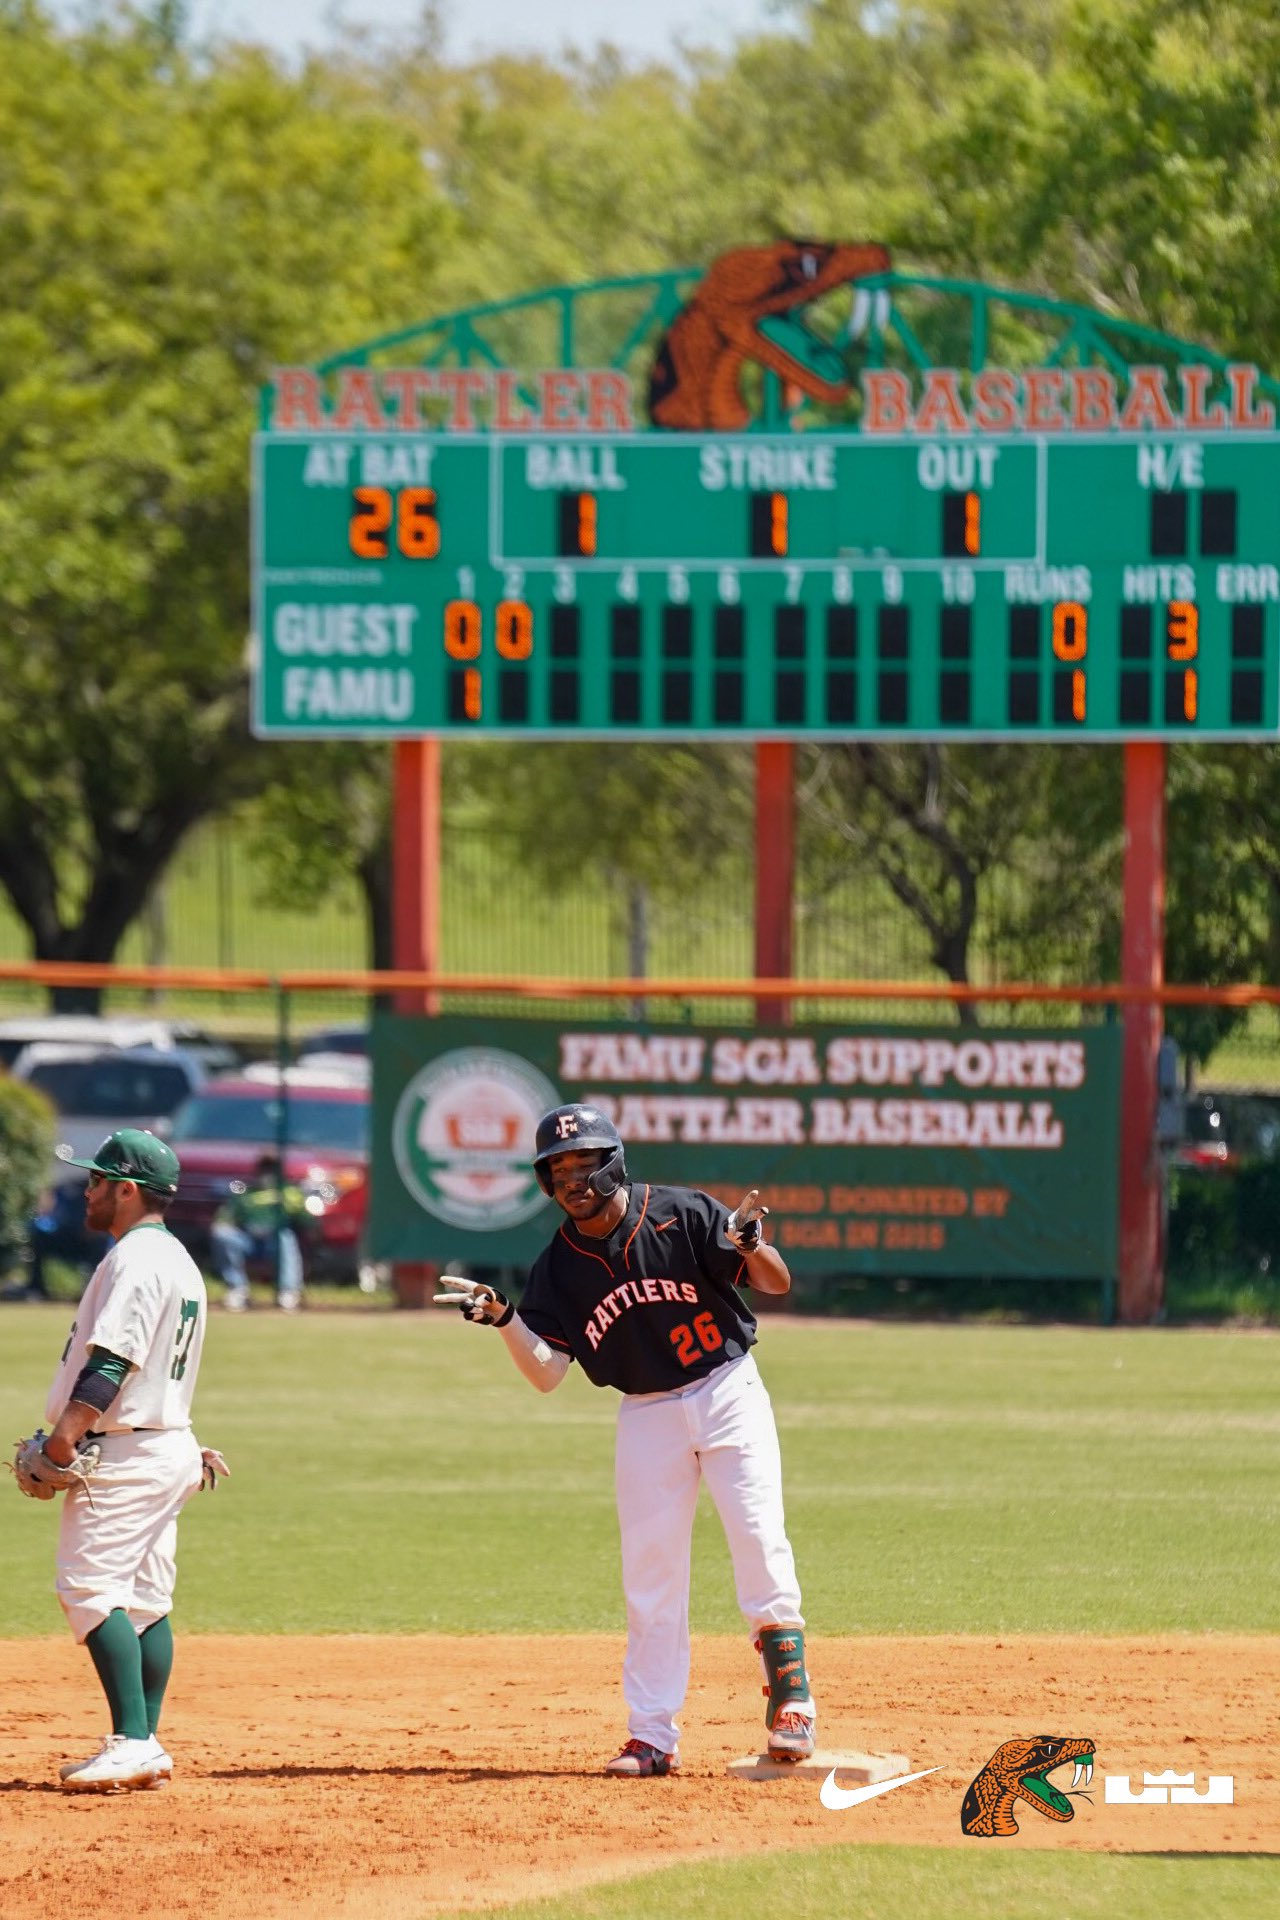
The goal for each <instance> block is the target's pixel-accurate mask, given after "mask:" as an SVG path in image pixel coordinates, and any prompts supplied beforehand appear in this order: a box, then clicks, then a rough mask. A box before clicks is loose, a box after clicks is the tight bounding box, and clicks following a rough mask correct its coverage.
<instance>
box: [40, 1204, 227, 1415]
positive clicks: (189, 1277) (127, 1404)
mask: <svg viewBox="0 0 1280 1920" xmlns="http://www.w3.org/2000/svg"><path fill="white" fill-rule="evenodd" d="M207 1318H208V1300H207V1297H206V1294H205V1285H204V1276H203V1275H202V1273H201V1272H200V1269H199V1267H197V1265H196V1263H195V1261H194V1260H193V1259H192V1258H191V1255H190V1254H189V1253H188V1252H187V1250H186V1248H185V1247H184V1246H183V1245H182V1242H181V1241H180V1240H177V1239H175V1238H174V1236H173V1234H171V1233H170V1232H169V1231H168V1230H167V1229H166V1228H165V1227H162V1226H160V1225H158V1224H152V1223H144V1224H142V1225H140V1226H136V1227H133V1228H132V1229H131V1230H130V1231H129V1232H128V1233H126V1234H124V1235H122V1237H121V1238H120V1239H119V1240H118V1241H117V1242H116V1244H115V1245H114V1246H113V1247H112V1249H111V1251H110V1252H109V1253H108V1254H106V1255H105V1257H104V1258H103V1259H102V1260H101V1261H100V1262H99V1264H98V1266H97V1267H96V1268H95V1269H94V1272H93V1277H92V1278H91V1280H90V1281H89V1284H88V1286H87V1287H86V1288H85V1290H84V1294H83V1297H82V1298H81V1301H80V1305H79V1307H78V1309H77V1312H76V1317H75V1320H74V1322H73V1323H72V1327H71V1337H70V1339H69V1340H68V1341H67V1344H66V1346H65V1347H64V1348H63V1351H62V1359H61V1361H60V1362H59V1364H58V1371H57V1373H56V1374H55V1376H54V1381H53V1385H52V1386H51V1387H50V1389H49V1400H48V1405H47V1406H46V1409H45V1417H46V1419H47V1421H48V1423H49V1426H50V1427H53V1426H54V1425H55V1424H56V1422H57V1420H58V1418H59V1416H60V1415H61V1413H62V1411H63V1409H64V1408H65V1406H66V1404H67V1400H68V1398H69V1397H70V1393H71V1389H72V1387H73V1386H74V1385H75V1383H76V1380H77V1379H78V1378H79V1375H80V1373H81V1371H82V1369H83V1367H84V1364H85V1361H86V1360H87V1359H88V1356H89V1349H90V1347H101V1348H104V1349H105V1350H106V1351H107V1352H108V1353H115V1354H118V1355H119V1356H120V1357H121V1359H123V1360H127V1361H128V1362H129V1366H130V1372H129V1375H128V1378H127V1379H126V1380H125V1383H124V1385H123V1387H122V1388H121V1389H120V1392H119V1393H118V1394H117V1395H116V1397H115V1399H114V1400H113V1401H112V1403H111V1406H110V1408H109V1410H108V1411H107V1413H106V1414H105V1415H104V1416H103V1419H102V1421H101V1423H100V1425H99V1428H98V1431H100V1432H103V1433H122V1432H128V1431H131V1430H138V1429H152V1430H154V1429H162V1428H163V1429H173V1428H178V1429H181V1428H187V1427H190V1425H191V1402H192V1399H193V1397H194V1394H195V1388H196V1376H197V1374H198V1373H199V1371H200V1353H201V1349H202V1348H203V1346H204V1330H205V1322H206V1320H207Z"/></svg>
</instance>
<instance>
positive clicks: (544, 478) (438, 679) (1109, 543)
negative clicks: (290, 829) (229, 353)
mask: <svg viewBox="0 0 1280 1920" xmlns="http://www.w3.org/2000/svg"><path fill="white" fill-rule="evenodd" d="M254 502H255V505H254V530H253V601H254V622H253V624H254V647H255V655H256V660H255V667H256V670H255V696H254V698H255V718H254V725H255V730H256V731H257V732H258V733H259V734H261V735H264V736H282V737H283V736H291V737H297V736H305V735H323V736H324V737H329V738H332V737H343V736H346V737H361V736H364V737H367V736H377V735H384V736H386V737H407V736H412V735H415V734H452V735H459V734H464V733H470V734H475V735H477V736H495V735H498V736H508V737H517V736H523V737H529V738H536V737H556V738H575V737H578V738H586V737H600V736H617V737H619V738H680V737H699V736H709V735H723V736H738V737H741V738H744V739H767V738H769V737H770V736H776V737H779V738H783V737H785V738H796V737H799V736H805V737H813V738H822V737H826V738H840V739H846V738H850V737H864V738H873V737H874V738H895V737H896V738H901V739H910V738H913V737H921V738H923V737H929V738H934V739H937V738H946V739H954V740H965V739H983V738H988V739H989V738H1007V739H1019V738H1021V739H1058V740H1064V739H1090V740H1096V739H1135V738H1151V739H1160V738H1164V739H1169V738H1202V739H1240V738H1274V737H1275V736H1276V735H1277V732H1280V670H1278V660H1280V631H1278V629H1280V436H1277V435H1276V434H1274V433H1272V432H1269V431H1254V432H1249V433H1244V434H1240V433H1230V432H1206V433H1201V434H1188V433H1173V434H1165V435H1149V434H1143V435H1128V436H1126V435H1122V434H1116V433H1111V434H1096V435H1090V434H1080V433H1073V434H1070V435H1063V436H1055V435H1053V434H1046V435H1036V434H1028V433H1017V434H1009V435H1007V436H1004V437H1001V436H999V435H993V434H982V433H975V434H970V435H955V436H953V435H943V436H938V437H933V438H930V437H922V436H921V435H920V434H918V433H916V434H903V435H899V436H882V435H876V436H871V435H868V434H866V433H856V432H847V433H845V432H833V431H821V432H812V433H807V434H806V433H777V434H770V433H767V432H760V431H752V432H748V433H744V434H742V435H740V436H735V435H726V434H685V433H661V432H656V431H647V432H646V431H638V432H628V433H581V434H578V435H573V434H568V435H551V434H545V433H535V434H530V433H511V434H502V433H496V432H475V433H470V434H458V433H451V432H445V431H441V432H413V431H404V432H389V433H385V434H377V433H363V432H356V433H348V434H342V433H334V432H330V431H322V432H265V433H261V434H259V435H258V436H257V437H256V440H255V443H254Z"/></svg>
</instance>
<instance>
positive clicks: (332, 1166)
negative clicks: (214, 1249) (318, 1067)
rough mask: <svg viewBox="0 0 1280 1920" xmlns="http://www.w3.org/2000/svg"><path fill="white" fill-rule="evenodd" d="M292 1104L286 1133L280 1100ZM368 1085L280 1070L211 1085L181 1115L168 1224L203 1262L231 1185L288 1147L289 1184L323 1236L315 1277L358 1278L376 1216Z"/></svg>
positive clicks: (311, 1251) (312, 1254)
mask: <svg viewBox="0 0 1280 1920" xmlns="http://www.w3.org/2000/svg"><path fill="white" fill-rule="evenodd" d="M282 1100H283V1102H284V1105H285V1112H284V1115H283V1122H284V1125H283V1133H282V1128H281V1118H282V1116H281V1102H282ZM369 1112H370V1101H369V1088H368V1084H367V1079H365V1080H362V1079H360V1078H359V1077H356V1076H354V1075H353V1077H351V1078H346V1077H345V1076H344V1077H341V1078H339V1077H336V1076H335V1077H333V1078H328V1077H326V1076H320V1075H317V1074H316V1073H315V1072H314V1071H311V1070H308V1069H307V1068H303V1067H289V1068H287V1069H286V1072H285V1077H284V1084H283V1086H282V1084H281V1077H280V1073H279V1070H278V1069H277V1068H274V1067H266V1066H264V1067H251V1068H248V1069H246V1071H245V1072H244V1073H243V1074H242V1075H235V1076H230V1075H229V1076H227V1077H226V1078H220V1079H217V1080H212V1081H210V1082H209V1083H208V1084H207V1085H206V1086H205V1087H203V1088H202V1089H201V1090H200V1092H199V1093H195V1094H193V1095H192V1096H191V1098H190V1099H189V1100H187V1101H186V1102H185V1103H184V1104H183V1105H182V1106H181V1107H180V1108H179V1109H178V1111H177V1113H176V1114H175V1115H174V1118H173V1123H172V1126H171V1127H170V1129H169V1135H168V1137H169V1139H170V1141H171V1142H172V1144H173V1147H174V1150H175V1152H176V1153H177V1155H178V1159H179V1160H180V1161H181V1163H182V1179H181V1181H180V1183H179V1187H178V1193H177V1197H176V1198H175V1199H174V1201H173V1203H172V1205H171V1206H170V1208H169V1211H168V1214H167V1215H166V1221H167V1224H168V1225H169V1227H170V1228H171V1229H172V1230H173V1232H174V1233H176V1234H177V1236H178V1238H179V1239H180V1240H182V1241H183V1243H184V1244H185V1245H186V1246H187V1247H189V1248H190V1250H191V1252H192V1254H193V1255H194V1256H195V1258H196V1259H197V1260H202V1259H204V1258H205V1257H206V1256H207V1254H208V1251H209V1228H210V1226H211V1224H212V1222H213V1216H214V1214H215V1213H216V1212H217V1211H218V1208H219V1207H220V1206H221V1205H222V1203H223V1201H224V1200H225V1199H226V1198H227V1195H228V1194H229V1193H230V1191H231V1183H232V1181H233V1180H245V1181H247V1180H249V1179H250V1178H251V1177H252V1174H253V1170H254V1168H255V1167H256V1165H257V1163H258V1161H259V1160H260V1159H261V1157H262V1155H263V1154H264V1153H273V1152H275V1151H276V1149H277V1148H278V1146H279V1144H280V1141H281V1139H282V1137H283V1140H284V1166H285V1177H286V1179H287V1180H288V1181H290V1182H291V1183H292V1184H293V1185H295V1186H299V1187H301V1188H302V1189H303V1190H304V1192H306V1194H307V1195H308V1199H309V1209H308V1210H309V1211H310V1212H312V1213H313V1215H314V1218H315V1234H314V1237H313V1238H312V1240H311V1242H310V1244H309V1246H308V1247H307V1248H305V1249H304V1259H305V1261H306V1266H307V1271H308V1272H309V1273H312V1274H317V1275H320V1274H323V1275H324V1276H326V1277H328V1278H331V1279H339V1280H357V1279H358V1278H359V1273H360V1261H361V1243H362V1240H363V1237H364V1225H365V1219H366V1217H367V1214H368V1211H369Z"/></svg>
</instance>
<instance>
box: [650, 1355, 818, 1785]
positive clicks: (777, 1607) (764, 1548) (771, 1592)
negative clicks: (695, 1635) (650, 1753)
mask: <svg viewBox="0 0 1280 1920" xmlns="http://www.w3.org/2000/svg"><path fill="white" fill-rule="evenodd" d="M616 1472H617V1492H618V1521H619V1526H620V1528H621V1533H622V1583H623V1587H624V1589H625V1593H626V1601H627V1655H626V1660H625V1662H624V1664H623V1670H622V1690H623V1694H624V1696H625V1698H626V1702H627V1709H628V1717H627V1728H628V1732H629V1733H630V1735H631V1738H632V1739H633V1740H645V1741H647V1742H648V1743H649V1744H650V1745H651V1746H655V1747H660V1748H661V1749H662V1751H663V1752H664V1753H670V1752H672V1751H673V1750H674V1748H675V1746H676V1741H677V1737H678V1734H679V1728H678V1727H677V1725H676V1720H675V1716H676V1714H677V1713H678V1712H679V1710H680V1708H681V1706H682V1705H683V1703H684V1697H685V1692H686V1690H687V1688H688V1684H689V1575H690V1557H691V1547H692V1540H693V1516H694V1509H695V1508H696V1506H697V1503H698V1487H699V1484H700V1482H701V1481H702V1480H703V1479H705V1480H706V1483H707V1486H708V1488H709V1489H710V1492H711V1498H712V1499H713V1500H714V1501H715V1505H716V1511H717V1513H718V1514H719V1515H720V1521H721V1524H722V1526H723V1527H724V1531H725V1538H726V1539H727V1540H728V1543H729V1553H730V1555H731V1557H732V1560H733V1578H734V1585H735V1587H736V1589H737V1595H738V1605H739V1606H740V1607H741V1609H742V1611H743V1613H744V1614H745V1615H746V1618H747V1621H748V1623H749V1624H750V1627H751V1630H752V1632H753V1633H754V1632H756V1631H757V1630H758V1629H759V1628H760V1627H768V1626H784V1625H793V1626H803V1625H804V1618H803V1615H802V1614H801V1612H800V1588H799V1585H798V1584H797V1581H796V1568H795V1558H794V1556H793V1554H792V1551H791V1545H790V1542H789V1541H788V1539H787V1532H786V1525H785V1521H784V1518H783V1511H782V1459H781V1455H780V1453H779V1449H778V1433H777V1428H776V1427H775V1426H774V1421H773V1407H772V1405H771V1404H770V1400H769V1395H768V1392H767V1390H766V1388H765V1384H764V1381H763V1380H762V1379H761V1378H760V1374H759V1370H758V1369H757V1367H756V1363H755V1360H754V1358H753V1357H752V1355H751V1354H744V1355H743V1357H742V1358H741V1359H740V1360H730V1361H728V1362H727V1363H726V1364H725V1365H724V1366H722V1367H717V1368H716V1370H715V1372H714V1373H710V1374H708V1375H707V1377H706V1378H705V1379H704V1380H697V1381H695V1382H694V1383H693V1385H692V1386H688V1387H677V1388H676V1389H675V1390H674V1391H673V1392H670V1393H643V1394H628V1395H626V1396H625V1397H624V1399H623V1401H622V1405H621V1407H620V1408H619V1411H618V1442H617V1454H616Z"/></svg>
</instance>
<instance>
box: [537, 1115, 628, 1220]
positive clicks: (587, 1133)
mask: <svg viewBox="0 0 1280 1920" xmlns="http://www.w3.org/2000/svg"><path fill="white" fill-rule="evenodd" d="M591 1152H597V1153H603V1154H604V1155H605V1158H604V1160H603V1161H602V1162H601V1164H600V1165H599V1166H598V1167H597V1168H596V1169H595V1171H594V1172H593V1173H590V1174H588V1175H587V1185H588V1186H589V1187H590V1189H591V1191H592V1193H594V1194H595V1196H596V1198H597V1199H599V1200H612V1198H613V1196H614V1194H615V1193H616V1192H617V1191H618V1188H619V1187H620V1186H622V1184H623V1182H624V1181H625V1180H626V1177H627V1168H626V1160H625V1157H624V1154H623V1147H622V1138H621V1135H620V1134H619V1132H618V1129H617V1128H616V1127H615V1126H614V1124H613V1122H612V1120H610V1119H608V1118H607V1117H606V1116H605V1115H604V1114H603V1113H601V1112H600V1110H599V1108H598V1107H584V1106H578V1105H571V1106H567V1107H553V1108H552V1110H551V1112H550V1113H546V1114H544V1115H543V1116H542V1118H541V1120H539V1122H538V1131H537V1135H536V1137H535V1141H534V1152H533V1170H534V1172H535V1173H536V1174H537V1176H538V1185H539V1186H540V1187H541V1188H542V1191H543V1192H544V1193H546V1194H552V1193H553V1191H554V1189H553V1187H552V1182H551V1162H552V1161H553V1160H554V1159H555V1158H556V1156H557V1155H558V1154H561V1153H591Z"/></svg>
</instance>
